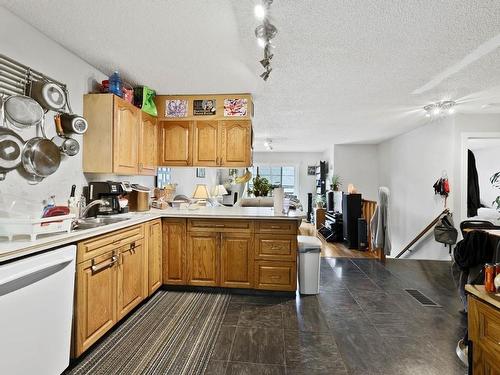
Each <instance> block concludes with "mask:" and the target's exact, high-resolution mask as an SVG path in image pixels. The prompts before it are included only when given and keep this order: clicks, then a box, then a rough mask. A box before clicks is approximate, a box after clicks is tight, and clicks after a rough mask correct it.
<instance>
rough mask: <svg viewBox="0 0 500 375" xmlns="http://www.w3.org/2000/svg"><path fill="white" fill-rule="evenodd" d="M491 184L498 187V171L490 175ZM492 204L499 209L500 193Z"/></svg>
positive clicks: (499, 187)
mask: <svg viewBox="0 0 500 375" xmlns="http://www.w3.org/2000/svg"><path fill="white" fill-rule="evenodd" d="M490 182H491V185H492V186H493V187H494V188H497V189H500V172H497V173H495V174H494V175H493V176H491V177H490ZM492 204H493V205H496V206H497V210H498V211H500V195H499V196H498V197H497V198H496V199H495V200H494V201H493V202H492Z"/></svg>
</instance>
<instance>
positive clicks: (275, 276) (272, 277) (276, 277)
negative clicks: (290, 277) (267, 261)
mask: <svg viewBox="0 0 500 375" xmlns="http://www.w3.org/2000/svg"><path fill="white" fill-rule="evenodd" d="M270 277H271V279H273V280H278V279H281V276H278V275H272V276H270Z"/></svg>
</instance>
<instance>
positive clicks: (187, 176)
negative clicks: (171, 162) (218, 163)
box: [170, 168, 217, 197]
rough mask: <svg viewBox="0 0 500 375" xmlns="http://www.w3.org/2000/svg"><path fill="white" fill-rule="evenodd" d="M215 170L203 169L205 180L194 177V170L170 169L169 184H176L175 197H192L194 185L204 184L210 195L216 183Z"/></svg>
mask: <svg viewBox="0 0 500 375" xmlns="http://www.w3.org/2000/svg"><path fill="white" fill-rule="evenodd" d="M216 176H217V168H205V178H198V177H196V168H172V173H171V179H170V180H171V182H172V183H175V184H177V189H176V191H175V194H176V195H180V194H182V195H185V196H187V197H191V196H193V192H194V189H195V187H196V184H206V185H207V186H208V189H209V191H210V193H211V192H212V189H213V187H214V185H215V184H216V182H217V178H216Z"/></svg>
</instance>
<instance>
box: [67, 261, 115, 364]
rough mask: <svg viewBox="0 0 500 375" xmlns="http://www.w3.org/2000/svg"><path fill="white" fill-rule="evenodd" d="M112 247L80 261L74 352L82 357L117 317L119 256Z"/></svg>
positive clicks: (77, 279)
mask: <svg viewBox="0 0 500 375" xmlns="http://www.w3.org/2000/svg"><path fill="white" fill-rule="evenodd" d="M117 259H118V254H117V253H114V252H112V251H110V252H107V253H105V254H102V255H100V256H97V257H95V258H93V259H89V260H88V261H86V262H83V263H80V264H78V266H77V270H76V296H75V322H74V337H73V339H74V345H73V349H74V353H73V354H74V356H76V357H78V356H79V355H80V354H82V353H83V352H84V351H85V350H87V349H88V348H89V347H90V346H91V345H92V344H93V343H95V342H96V341H97V340H98V339H99V338H100V337H102V336H103V335H104V334H105V333H106V332H107V331H108V330H109V329H110V328H111V327H112V326H113V325H114V324H115V323H116V321H117V316H116V269H117V268H116V265H115V263H116V260H117Z"/></svg>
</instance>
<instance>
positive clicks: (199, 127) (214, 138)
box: [193, 121, 220, 167]
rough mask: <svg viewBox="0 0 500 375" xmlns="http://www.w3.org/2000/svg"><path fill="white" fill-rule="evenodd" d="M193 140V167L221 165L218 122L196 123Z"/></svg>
mask: <svg viewBox="0 0 500 375" xmlns="http://www.w3.org/2000/svg"><path fill="white" fill-rule="evenodd" d="M193 138H194V140H193V165H198V166H199V165H201V166H206V167H211V166H214V167H215V166H217V165H220V161H219V160H220V158H219V124H218V122H217V121H195V123H194V136H193Z"/></svg>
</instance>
